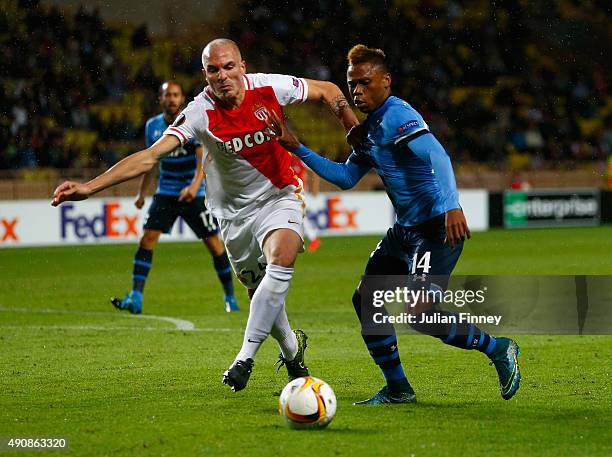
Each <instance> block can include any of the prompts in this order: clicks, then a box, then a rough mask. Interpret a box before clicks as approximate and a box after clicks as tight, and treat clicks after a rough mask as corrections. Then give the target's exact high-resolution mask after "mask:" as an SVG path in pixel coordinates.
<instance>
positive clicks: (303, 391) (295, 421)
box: [278, 376, 336, 428]
mask: <svg viewBox="0 0 612 457" xmlns="http://www.w3.org/2000/svg"><path fill="white" fill-rule="evenodd" d="M278 411H279V412H280V415H281V416H282V417H283V418H284V419H285V422H286V424H287V426H288V427H289V428H323V427H326V426H327V424H329V423H330V422H331V420H332V419H333V417H334V414H336V395H335V394H334V391H333V390H332V388H331V387H329V385H328V384H327V383H326V382H325V381H322V380H320V379H317V378H313V377H312V376H305V377H303V378H297V379H294V380H293V381H291V382H290V383H289V384H287V385H286V386H285V388H284V389H283V391H282V393H281V396H280V399H279V401H278Z"/></svg>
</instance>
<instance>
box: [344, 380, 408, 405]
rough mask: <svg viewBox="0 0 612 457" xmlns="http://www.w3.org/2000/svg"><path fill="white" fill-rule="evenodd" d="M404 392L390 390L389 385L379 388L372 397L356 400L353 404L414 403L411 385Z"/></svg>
mask: <svg viewBox="0 0 612 457" xmlns="http://www.w3.org/2000/svg"><path fill="white" fill-rule="evenodd" d="M408 387H409V389H408V390H407V391H406V392H391V391H390V390H389V386H385V387H383V388H382V389H380V390H379V391H378V392H377V393H376V394H375V395H374V396H373V397H372V398H369V399H367V400H363V401H358V402H356V403H353V404H354V405H384V404H391V403H393V404H395V403H416V394H415V393H414V390H413V389H412V386H410V385H409V386H408Z"/></svg>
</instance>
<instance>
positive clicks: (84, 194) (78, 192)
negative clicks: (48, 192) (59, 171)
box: [51, 181, 91, 206]
mask: <svg viewBox="0 0 612 457" xmlns="http://www.w3.org/2000/svg"><path fill="white" fill-rule="evenodd" d="M90 195H91V191H90V190H89V187H87V186H86V185H85V184H81V183H78V182H74V181H65V182H63V183H62V184H60V185H59V186H57V189H55V191H54V192H53V200H52V201H51V206H58V205H59V204H61V203H62V202H66V201H79V200H85V199H87V198H88V197H89V196H90Z"/></svg>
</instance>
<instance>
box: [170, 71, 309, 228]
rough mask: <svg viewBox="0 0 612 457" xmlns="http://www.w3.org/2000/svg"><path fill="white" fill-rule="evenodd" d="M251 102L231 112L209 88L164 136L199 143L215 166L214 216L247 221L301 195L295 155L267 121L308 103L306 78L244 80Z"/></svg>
mask: <svg viewBox="0 0 612 457" xmlns="http://www.w3.org/2000/svg"><path fill="white" fill-rule="evenodd" d="M244 84H245V89H246V91H245V97H244V100H243V102H242V104H241V105H240V107H239V108H236V109H225V108H224V107H223V106H221V105H220V104H219V103H218V101H217V100H216V98H214V96H213V95H212V93H211V91H210V89H209V88H208V87H207V88H205V89H204V90H203V91H202V92H201V93H200V94H199V95H197V96H196V97H195V98H194V99H193V101H192V102H191V103H189V105H187V107H186V108H185V109H184V110H183V112H182V113H181V114H180V115H179V116H178V117H177V119H176V121H175V122H174V123H173V124H172V125H171V126H170V127H168V128H167V129H166V131H165V132H164V135H174V136H176V137H177V138H178V139H179V140H180V141H181V144H185V142H187V141H188V140H189V139H191V138H197V139H198V140H199V141H200V142H201V143H202V145H203V146H204V150H205V154H206V155H208V154H210V155H211V156H212V160H211V161H210V163H209V164H208V166H207V168H206V196H207V202H208V204H209V206H210V208H211V210H212V212H213V214H214V215H215V216H216V217H218V218H222V219H234V218H245V217H248V216H249V215H251V214H253V213H254V212H255V211H257V208H258V206H259V205H261V204H262V203H264V202H265V201H267V200H269V199H270V198H274V197H277V196H282V195H286V194H290V193H293V192H299V191H300V190H301V182H300V180H299V179H298V177H297V176H296V175H295V173H294V172H293V170H292V168H291V153H289V152H288V151H287V150H285V149H284V148H283V147H282V146H281V145H280V144H278V142H277V141H275V140H273V139H272V138H270V137H269V136H268V135H266V133H265V129H266V123H265V116H266V115H267V112H268V111H274V112H276V114H278V115H279V116H280V117H282V116H283V111H282V107H283V106H286V105H289V104H291V103H301V102H303V101H304V100H306V98H307V97H308V85H307V83H306V81H305V80H304V79H302V78H295V77H293V76H286V75H275V74H263V73H257V74H247V75H245V76H244Z"/></svg>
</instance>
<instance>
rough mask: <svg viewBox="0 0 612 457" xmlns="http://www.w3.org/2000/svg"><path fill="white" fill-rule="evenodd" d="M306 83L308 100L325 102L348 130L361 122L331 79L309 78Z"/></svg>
mask: <svg viewBox="0 0 612 457" xmlns="http://www.w3.org/2000/svg"><path fill="white" fill-rule="evenodd" d="M306 83H307V84H308V101H321V102H323V103H325V105H327V107H328V108H329V109H330V111H331V112H332V113H333V115H334V116H336V117H337V118H338V119H339V120H340V122H341V123H342V125H343V126H344V130H345V131H346V132H348V131H349V130H350V129H351V128H352V127H353V126H355V125H357V124H359V121H358V120H357V116H355V113H353V110H352V109H351V107H350V105H349V103H348V102H347V101H346V98H345V97H344V94H343V93H342V91H341V90H340V88H339V87H338V86H336V85H335V84H334V83H332V82H329V81H317V80H315V79H307V80H306Z"/></svg>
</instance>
